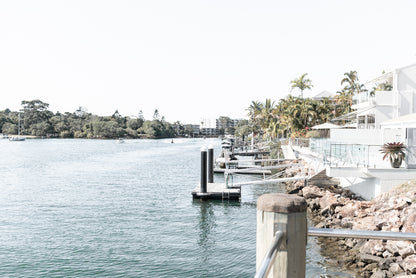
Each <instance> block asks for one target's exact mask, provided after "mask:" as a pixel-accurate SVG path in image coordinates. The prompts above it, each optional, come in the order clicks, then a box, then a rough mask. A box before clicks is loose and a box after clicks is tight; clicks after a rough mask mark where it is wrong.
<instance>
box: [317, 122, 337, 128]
mask: <svg viewBox="0 0 416 278" xmlns="http://www.w3.org/2000/svg"><path fill="white" fill-rule="evenodd" d="M335 128H341V127H340V126H339V125H334V124H331V123H324V124H321V125H316V126H313V127H312V129H335Z"/></svg>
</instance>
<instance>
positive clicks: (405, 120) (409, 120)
mask: <svg viewBox="0 0 416 278" xmlns="http://www.w3.org/2000/svg"><path fill="white" fill-rule="evenodd" d="M380 126H381V127H390V128H391V127H413V126H416V113H414V114H408V115H405V116H401V117H398V118H396V119H392V120H388V121H384V122H382V123H380Z"/></svg>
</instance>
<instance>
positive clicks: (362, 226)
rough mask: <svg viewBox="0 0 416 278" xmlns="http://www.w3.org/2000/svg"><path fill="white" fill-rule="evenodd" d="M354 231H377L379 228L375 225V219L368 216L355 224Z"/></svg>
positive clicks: (357, 220)
mask: <svg viewBox="0 0 416 278" xmlns="http://www.w3.org/2000/svg"><path fill="white" fill-rule="evenodd" d="M353 229H354V230H370V231H375V230H377V227H376V225H375V224H374V217H373V216H367V217H364V218H361V219H356V221H355V222H354V224H353Z"/></svg>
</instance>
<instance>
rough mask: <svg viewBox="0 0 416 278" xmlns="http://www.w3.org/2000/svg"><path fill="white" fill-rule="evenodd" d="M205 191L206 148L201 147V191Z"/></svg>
mask: <svg viewBox="0 0 416 278" xmlns="http://www.w3.org/2000/svg"><path fill="white" fill-rule="evenodd" d="M200 193H207V148H206V147H202V148H201V191H200Z"/></svg>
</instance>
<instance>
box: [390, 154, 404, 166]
mask: <svg viewBox="0 0 416 278" xmlns="http://www.w3.org/2000/svg"><path fill="white" fill-rule="evenodd" d="M402 161H403V159H402V158H401V157H398V158H396V159H390V164H391V167H393V168H400V166H401V165H402Z"/></svg>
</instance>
